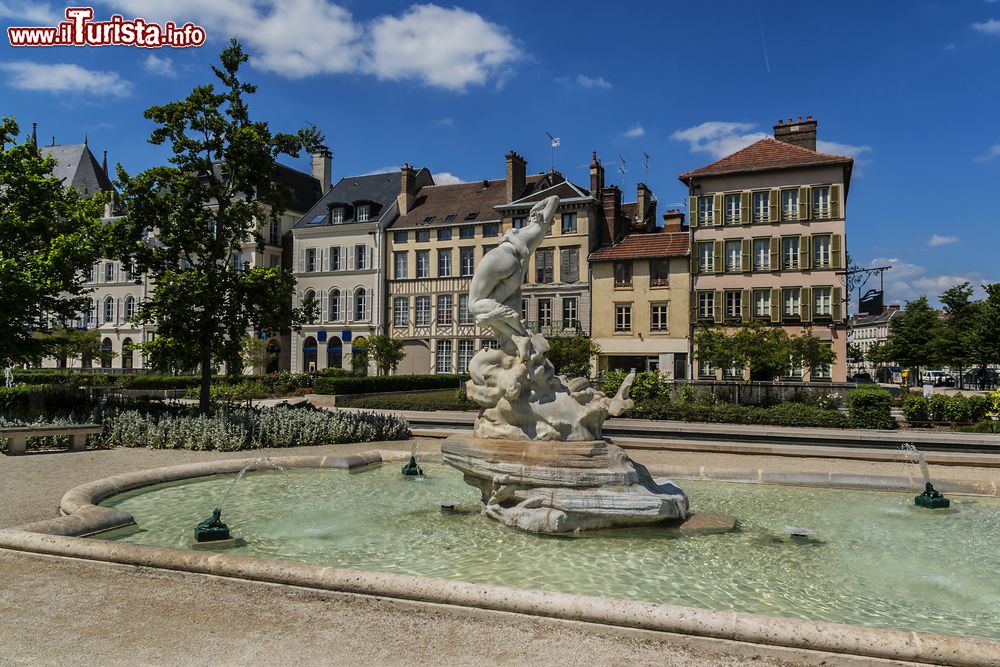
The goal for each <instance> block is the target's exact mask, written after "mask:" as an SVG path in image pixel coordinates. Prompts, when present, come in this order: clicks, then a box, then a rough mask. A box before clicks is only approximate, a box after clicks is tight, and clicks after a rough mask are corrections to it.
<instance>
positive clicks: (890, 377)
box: [875, 366, 903, 384]
mask: <svg viewBox="0 0 1000 667" xmlns="http://www.w3.org/2000/svg"><path fill="white" fill-rule="evenodd" d="M875 380H876V381H877V382H883V383H885V384H902V383H903V369H902V368H900V367H899V366H879V367H878V368H876V369H875Z"/></svg>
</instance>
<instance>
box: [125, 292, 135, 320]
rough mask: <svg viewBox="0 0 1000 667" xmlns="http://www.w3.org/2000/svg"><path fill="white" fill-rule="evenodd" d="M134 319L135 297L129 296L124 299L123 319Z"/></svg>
mask: <svg viewBox="0 0 1000 667" xmlns="http://www.w3.org/2000/svg"><path fill="white" fill-rule="evenodd" d="M132 317H135V297H133V296H131V295H129V296H127V297H125V318H126V319H129V318H132Z"/></svg>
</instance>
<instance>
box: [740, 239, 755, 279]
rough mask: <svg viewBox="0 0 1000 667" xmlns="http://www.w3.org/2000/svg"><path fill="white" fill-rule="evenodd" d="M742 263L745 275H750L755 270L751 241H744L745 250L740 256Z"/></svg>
mask: <svg viewBox="0 0 1000 667" xmlns="http://www.w3.org/2000/svg"><path fill="white" fill-rule="evenodd" d="M740 261H741V262H742V264H743V266H742V267H740V268H742V269H743V272H744V273H748V272H749V271H750V270H751V269H752V268H753V263H752V262H753V242H752V241H751V240H750V239H743V249H742V253H741V255H740Z"/></svg>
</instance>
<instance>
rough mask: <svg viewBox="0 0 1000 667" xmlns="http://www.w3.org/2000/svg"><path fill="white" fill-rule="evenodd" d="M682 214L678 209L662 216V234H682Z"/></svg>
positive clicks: (673, 209)
mask: <svg viewBox="0 0 1000 667" xmlns="http://www.w3.org/2000/svg"><path fill="white" fill-rule="evenodd" d="M683 231H684V213H683V212H681V210H680V209H679V208H672V209H670V210H669V211H667V212H666V213H664V214H663V233H664V234H666V233H669V232H683Z"/></svg>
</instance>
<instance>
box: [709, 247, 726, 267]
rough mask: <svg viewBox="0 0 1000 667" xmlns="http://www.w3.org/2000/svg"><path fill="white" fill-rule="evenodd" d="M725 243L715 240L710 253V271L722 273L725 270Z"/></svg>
mask: <svg viewBox="0 0 1000 667" xmlns="http://www.w3.org/2000/svg"><path fill="white" fill-rule="evenodd" d="M725 253H726V245H725V243H723V242H722V241H715V248H714V249H713V255H712V271H714V272H715V273H722V272H723V271H725V270H726V255H725Z"/></svg>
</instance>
